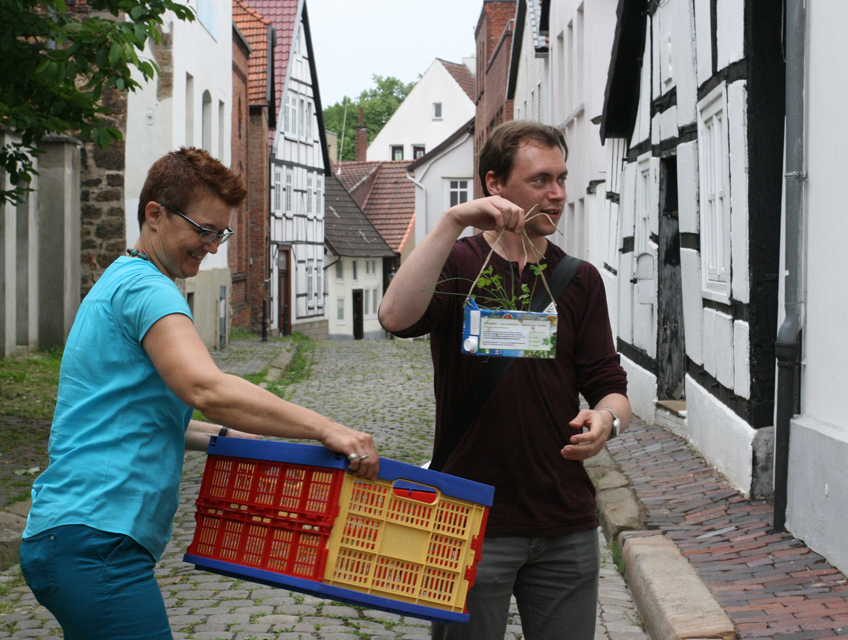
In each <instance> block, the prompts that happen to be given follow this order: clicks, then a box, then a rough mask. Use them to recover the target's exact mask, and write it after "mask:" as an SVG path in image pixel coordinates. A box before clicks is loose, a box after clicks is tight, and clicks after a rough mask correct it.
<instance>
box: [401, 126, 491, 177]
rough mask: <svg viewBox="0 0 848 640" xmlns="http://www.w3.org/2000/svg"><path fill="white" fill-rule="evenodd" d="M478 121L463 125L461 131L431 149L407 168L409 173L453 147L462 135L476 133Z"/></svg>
mask: <svg viewBox="0 0 848 640" xmlns="http://www.w3.org/2000/svg"><path fill="white" fill-rule="evenodd" d="M476 119H477V116H474V117H473V118H471V119H470V120H469V121H468V122H466V123H465V124H464V125H462V126H461V127H460V128H459V129H457V130H456V131H454V132H453V133H452V134H450V135H449V136H448V137H447V138H446V139H445V140H444V141H443V142H441V143H440V144H439V146H437V147H434V148H432V149H430V151H428V152H427V153H425V154H424V155H423V156H421V157H420V158H418V160H413V161H412V162H411V163H410V165H409V166H408V167H407V168H406V170H407V171H415V170H416V169H417V168H418V167H420V166H421V165H422V164H424V163H426V162H429V161H430V160H431V159H433V158H434V157H436V156H438V155H440V154H441V153H442V152H443V151H444V150H445V149H447V148H448V147H449V146H451V145H452V144H453V143H454V142H456V141H457V140H458V139H459V138H460V137H461V136H462V135H464V134H466V133H468V134H473V133H474V121H475V120H476Z"/></svg>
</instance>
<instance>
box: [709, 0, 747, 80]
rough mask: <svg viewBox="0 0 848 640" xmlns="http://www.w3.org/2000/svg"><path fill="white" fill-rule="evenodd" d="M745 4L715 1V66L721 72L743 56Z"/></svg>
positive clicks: (731, 1) (728, 0)
mask: <svg viewBox="0 0 848 640" xmlns="http://www.w3.org/2000/svg"><path fill="white" fill-rule="evenodd" d="M744 34H745V3H744V2H740V1H739V0H716V48H717V49H718V52H717V55H718V58H717V60H716V66H717V67H718V70H719V71H720V70H722V69H724V68H725V67H727V66H728V65H730V64H732V63H734V62H736V61H737V60H741V59H742V58H743V57H744V56H745V40H744Z"/></svg>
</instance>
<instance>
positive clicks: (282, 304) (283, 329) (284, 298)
mask: <svg viewBox="0 0 848 640" xmlns="http://www.w3.org/2000/svg"><path fill="white" fill-rule="evenodd" d="M290 264H291V247H284V246H282V245H277V329H278V330H279V332H280V335H281V336H288V335H291V307H290V306H289V292H290V291H291V272H290V270H289V265H290Z"/></svg>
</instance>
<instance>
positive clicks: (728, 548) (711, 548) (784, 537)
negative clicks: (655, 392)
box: [608, 419, 848, 640]
mask: <svg viewBox="0 0 848 640" xmlns="http://www.w3.org/2000/svg"><path fill="white" fill-rule="evenodd" d="M608 450H609V451H610V453H611V454H612V457H613V458H614V459H615V461H616V462H618V463H619V465H620V466H621V470H622V471H623V472H624V474H625V475H626V476H627V477H628V478H629V480H630V483H631V486H632V487H633V489H634V490H635V493H636V495H637V496H638V498H639V499H640V500H641V502H642V504H643V505H644V507H645V509H646V512H647V516H646V521H645V524H646V528H648V529H653V530H660V531H664V532H666V533H667V535H668V536H669V537H670V538H671V539H672V540H673V541H674V542H675V543H676V544H677V546H678V548H679V549H680V551H681V552H682V553H683V555H684V556H685V557H686V558H688V559H689V561H690V562H691V564H692V565H693V566H694V568H695V569H696V571H697V573H698V575H700V577H701V579H702V580H703V581H704V583H705V584H706V585H707V587H709V589H710V591H712V593H713V595H714V596H715V598H716V599H717V601H718V603H719V604H720V605H721V606H722V608H723V609H724V611H725V612H726V613H727V614H728V615H729V616H730V619H731V620H732V622H733V624H734V626H735V628H736V632H737V634H738V636H739V637H740V638H750V639H754V640H760V639H762V640H765V639H766V638H769V639H774V640H810V639H813V638H830V637H834V636H842V635H848V581H846V577H845V576H844V575H843V574H842V573H840V572H839V571H838V570H837V569H835V568H833V567H831V566H830V565H829V564H828V563H827V561H826V560H825V559H824V558H822V557H821V556H819V555H818V554H816V553H814V552H813V551H811V550H810V549H809V548H808V547H807V546H806V545H805V544H804V543H803V542H801V541H799V540H796V539H795V538H793V537H792V535H790V534H788V533H780V534H778V533H774V532H773V530H772V513H773V508H772V504H771V503H770V502H768V501H748V500H746V499H745V498H744V497H743V496H742V495H741V494H739V493H738V492H737V491H735V490H734V489H733V488H731V487H730V486H729V485H728V484H727V482H726V481H725V480H724V479H723V478H722V476H721V475H720V474H719V473H718V472H716V471H715V470H714V469H713V468H712V467H710V466H709V465H707V464H706V463H705V462H704V460H703V459H702V458H701V457H700V456H698V455H697V454H695V453H693V451H692V450H691V449H690V448H689V447H688V445H687V443H686V441H685V440H684V439H683V438H680V437H679V436H677V435H674V434H673V433H671V432H669V431H667V430H665V429H663V428H662V427H659V426H657V425H651V424H645V423H643V422H641V421H639V420H637V419H634V420H633V422H632V423H631V425H630V427H629V429H628V431H627V432H626V433H625V434H623V436H622V437H621V438H619V439H618V440H613V441H612V442H610V443H609V445H608Z"/></svg>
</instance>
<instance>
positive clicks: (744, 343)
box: [733, 320, 751, 398]
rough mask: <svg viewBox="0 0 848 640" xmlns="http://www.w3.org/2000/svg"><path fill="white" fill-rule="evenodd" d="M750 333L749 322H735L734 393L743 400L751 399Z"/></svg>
mask: <svg viewBox="0 0 848 640" xmlns="http://www.w3.org/2000/svg"><path fill="white" fill-rule="evenodd" d="M750 333H751V331H750V327H749V325H748V323H747V322H744V321H742V320H735V321H734V322H733V392H734V393H735V394H736V395H737V396H740V397H742V398H750V397H751V367H750V356H749V354H750V350H751V338H750Z"/></svg>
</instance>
